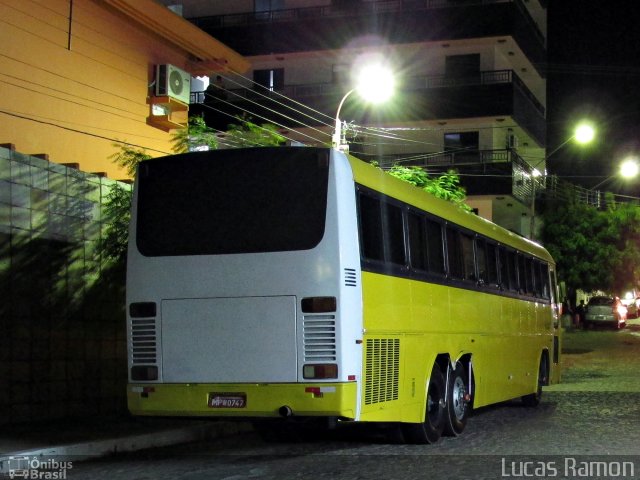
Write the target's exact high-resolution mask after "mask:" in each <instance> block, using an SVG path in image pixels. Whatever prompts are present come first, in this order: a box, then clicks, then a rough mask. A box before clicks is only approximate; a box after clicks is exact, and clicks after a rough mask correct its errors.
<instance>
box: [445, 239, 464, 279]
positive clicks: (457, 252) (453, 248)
mask: <svg viewBox="0 0 640 480" xmlns="http://www.w3.org/2000/svg"><path fill="white" fill-rule="evenodd" d="M446 236H447V260H448V264H449V276H450V277H451V278H458V279H462V278H464V265H463V262H462V245H461V242H460V236H459V234H458V231H457V230H454V229H453V228H451V227H450V226H448V227H447V234H446Z"/></svg>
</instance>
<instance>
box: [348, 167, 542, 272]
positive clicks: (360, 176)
mask: <svg viewBox="0 0 640 480" xmlns="http://www.w3.org/2000/svg"><path fill="white" fill-rule="evenodd" d="M347 157H348V159H349V163H350V164H351V168H352V170H353V175H354V180H355V181H356V182H357V183H359V184H361V185H364V186H365V187H369V188H372V189H374V190H377V191H379V192H381V193H383V194H385V195H389V196H390V197H393V198H396V199H398V200H401V201H403V202H406V203H408V204H410V205H413V206H415V207H417V208H419V209H421V210H425V211H427V212H430V213H432V214H434V215H436V216H438V217H441V218H443V219H445V220H447V221H450V222H453V223H455V224H457V225H460V226H461V227H466V228H468V229H470V230H473V231H474V232H478V233H481V234H483V235H485V236H487V237H489V238H492V239H493V240H496V241H497V242H499V243H501V244H504V245H508V246H511V247H514V248H517V249H519V250H521V251H524V252H527V253H530V254H531V255H533V256H536V257H538V258H540V259H543V260H546V261H548V262H550V263H552V264H553V263H555V262H554V261H553V258H552V257H551V255H550V254H549V252H548V251H547V250H546V249H545V248H544V247H543V246H542V245H540V244H538V243H536V242H533V241H531V240H529V239H527V238H524V237H522V236H520V235H518V234H516V233H513V232H510V231H509V230H507V229H505V228H503V227H501V226H499V225H496V224H495V223H493V222H490V221H489V220H487V219H485V218H482V217H479V216H478V215H474V214H472V213H470V212H466V211H464V210H462V209H461V208H459V207H458V206H456V205H455V204H453V203H452V202H449V201H447V200H443V199H440V198H437V197H435V196H434V195H432V194H430V193H428V192H425V191H424V190H422V189H420V188H418V187H416V186H414V185H412V184H410V183H409V182H405V181H403V180H400V179H397V178H395V177H393V176H392V175H390V174H388V173H387V172H384V171H383V170H381V169H379V168H377V167H375V166H373V165H371V164H369V163H366V162H363V161H362V160H359V159H358V158H356V157H354V156H352V155H348V156H347Z"/></svg>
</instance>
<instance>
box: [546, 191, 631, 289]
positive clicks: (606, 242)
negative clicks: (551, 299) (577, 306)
mask: <svg viewBox="0 0 640 480" xmlns="http://www.w3.org/2000/svg"><path fill="white" fill-rule="evenodd" d="M610 200H611V199H609V201H608V202H607V205H609V206H608V207H607V209H605V210H599V209H597V208H595V207H594V206H591V205H588V204H586V203H584V202H581V201H580V200H579V199H577V198H576V197H575V196H573V195H569V197H567V198H547V199H546V200H545V202H544V211H543V218H544V224H543V228H542V236H541V240H542V242H543V244H544V245H545V247H546V248H547V250H549V253H551V255H552V256H553V258H554V259H555V261H556V266H557V267H556V268H557V272H558V277H559V278H560V279H561V280H563V281H565V282H566V284H567V286H568V287H569V290H571V291H575V290H576V289H582V290H585V291H594V290H603V291H606V292H613V293H616V292H618V293H619V292H621V291H622V290H625V289H628V288H632V287H635V278H637V275H638V273H640V271H639V270H638V267H637V265H640V245H638V239H639V238H640V211H639V210H638V207H637V206H636V205H632V204H615V203H614V202H612V201H610Z"/></svg>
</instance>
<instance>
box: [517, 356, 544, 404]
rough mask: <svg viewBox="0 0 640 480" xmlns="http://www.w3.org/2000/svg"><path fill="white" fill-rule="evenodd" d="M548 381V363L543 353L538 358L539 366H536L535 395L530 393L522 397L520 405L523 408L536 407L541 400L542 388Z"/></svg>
mask: <svg viewBox="0 0 640 480" xmlns="http://www.w3.org/2000/svg"><path fill="white" fill-rule="evenodd" d="M548 379H549V363H548V360H547V355H546V354H545V353H544V352H543V353H542V355H541V356H540V364H539V366H538V379H537V387H536V392H535V393H530V394H529V395H525V396H523V397H522V403H523V404H524V406H525V407H537V406H538V405H539V404H540V400H541V399H542V386H543V385H547V383H548Z"/></svg>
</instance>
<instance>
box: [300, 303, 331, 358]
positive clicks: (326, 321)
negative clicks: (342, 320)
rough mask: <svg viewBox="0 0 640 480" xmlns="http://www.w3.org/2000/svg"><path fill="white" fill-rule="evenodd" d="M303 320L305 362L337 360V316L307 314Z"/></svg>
mask: <svg viewBox="0 0 640 480" xmlns="http://www.w3.org/2000/svg"><path fill="white" fill-rule="evenodd" d="M303 322H304V360H305V362H327V361H329V362H332V361H336V316H335V315H332V314H329V315H327V314H324V315H305V316H304V317H303Z"/></svg>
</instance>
